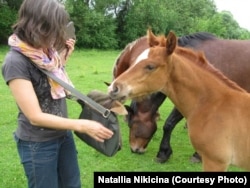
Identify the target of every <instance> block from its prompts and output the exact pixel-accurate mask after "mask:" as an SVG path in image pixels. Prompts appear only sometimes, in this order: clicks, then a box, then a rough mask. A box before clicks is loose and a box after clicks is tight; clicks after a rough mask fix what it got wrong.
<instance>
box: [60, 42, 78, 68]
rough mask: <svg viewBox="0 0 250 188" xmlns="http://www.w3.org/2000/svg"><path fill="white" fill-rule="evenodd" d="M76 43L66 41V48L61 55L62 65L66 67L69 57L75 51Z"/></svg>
mask: <svg viewBox="0 0 250 188" xmlns="http://www.w3.org/2000/svg"><path fill="white" fill-rule="evenodd" d="M75 43H76V41H75V40H74V39H68V40H66V43H65V45H66V48H65V49H64V50H63V51H62V52H61V53H60V57H61V60H62V64H63V65H65V64H66V61H67V59H68V57H69V56H70V55H71V54H72V52H73V51H74V49H75Z"/></svg>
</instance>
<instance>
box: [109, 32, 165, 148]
mask: <svg viewBox="0 0 250 188" xmlns="http://www.w3.org/2000/svg"><path fill="white" fill-rule="evenodd" d="M149 35H150V36H151V38H154V43H153V44H150V43H148V39H149V38H148V36H149ZM164 39H165V37H163V36H160V37H158V36H157V37H156V36H155V35H154V34H153V33H152V32H151V31H150V30H149V31H148V35H147V36H144V37H141V38H139V39H137V40H135V41H133V42H131V43H129V44H128V45H127V46H126V47H125V48H124V50H123V51H122V52H121V53H120V55H119V56H118V58H117V60H116V62H115V66H114V68H113V78H114V79H115V78H117V77H118V76H119V75H120V74H122V73H123V72H125V71H126V70H127V69H128V68H129V67H131V66H132V65H133V64H134V62H135V59H136V58H137V57H138V55H139V54H141V53H142V52H143V51H144V50H145V49H147V48H149V47H150V46H152V45H162V44H163V43H164ZM152 41H153V40H151V42H152ZM108 86H109V84H108ZM158 95H160V96H158V97H157V98H156V100H158V101H159V103H162V102H163V101H164V99H165V98H166V96H165V95H163V94H158ZM159 106H160V104H158V103H157V102H155V97H154V96H153V95H152V96H148V97H146V98H137V99H133V100H132V101H131V104H130V106H127V105H126V108H127V111H128V115H127V118H126V119H127V123H128V126H129V131H130V132H129V143H130V148H131V151H132V152H134V153H144V152H145V149H146V147H147V145H148V143H149V142H150V140H151V138H152V136H153V135H154V133H155V131H156V130H157V119H158V117H159V113H158V112H157V110H158V107H159Z"/></svg>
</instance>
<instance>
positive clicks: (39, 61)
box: [8, 34, 73, 99]
mask: <svg viewBox="0 0 250 188" xmlns="http://www.w3.org/2000/svg"><path fill="white" fill-rule="evenodd" d="M8 43H9V45H10V46H11V47H12V48H13V49H14V50H17V51H19V52H21V53H22V54H23V55H25V56H26V57H28V58H29V59H30V60H31V61H32V62H33V63H34V64H35V65H37V66H38V67H40V68H42V69H45V70H47V71H50V72H52V73H53V74H54V75H55V76H57V77H58V78H60V79H61V80H63V81H64V82H66V83H68V84H70V85H72V86H73V84H72V82H71V81H70V79H69V77H68V75H67V72H66V71H65V69H64V67H63V65H62V62H61V60H60V56H59V55H58V53H57V51H56V50H55V49H54V48H50V49H48V50H47V52H46V53H45V51H44V50H43V49H36V48H33V47H31V46H30V45H28V44H27V43H25V42H23V41H21V40H20V39H19V38H18V37H17V35H15V34H12V35H11V36H10V37H9V40H8ZM48 81H49V84H50V86H51V95H52V98H53V99H60V98H63V97H65V96H66V95H68V94H70V93H69V91H66V90H64V88H63V87H62V86H61V85H60V84H58V83H57V82H55V81H53V80H52V79H51V78H49V77H48Z"/></svg>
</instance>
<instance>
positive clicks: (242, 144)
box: [108, 32, 250, 171]
mask: <svg viewBox="0 0 250 188" xmlns="http://www.w3.org/2000/svg"><path fill="white" fill-rule="evenodd" d="M148 37H149V44H150V46H151V47H150V48H148V49H146V50H145V51H143V52H142V53H141V54H140V55H139V56H138V57H137V58H136V60H135V64H134V65H133V66H131V67H130V68H129V69H128V70H127V71H125V72H124V73H122V74H121V75H120V76H118V77H117V78H116V79H115V80H114V81H113V82H112V83H111V85H110V86H109V88H108V90H109V95H110V96H111V97H112V98H113V99H124V100H126V99H134V98H138V97H143V96H147V95H150V94H152V93H155V92H162V93H164V94H166V95H167V96H168V97H169V99H170V100H171V101H172V102H173V103H174V104H175V106H176V108H177V109H178V110H179V111H180V112H181V114H183V116H184V117H185V118H186V121H187V124H188V133H189V137H190V140H191V143H192V145H193V147H194V148H195V150H196V151H197V152H198V153H199V154H200V156H201V157H202V167H203V170H204V171H226V170H227V169H228V167H229V165H235V166H237V167H240V168H243V169H246V170H250V148H249V145H250V139H249V134H250V124H249V122H250V94H249V93H248V92H247V91H245V90H244V89H243V88H241V87H240V86H238V85H237V84H236V83H235V82H233V81H231V80H229V79H228V78H227V77H225V76H224V75H223V74H222V73H221V72H220V71H219V70H218V69H216V68H215V67H214V66H213V65H212V64H210V63H209V62H208V61H207V59H206V58H205V55H204V54H203V53H202V52H198V51H194V50H192V49H190V48H183V47H180V46H178V45H177V37H176V36H175V34H174V33H173V32H170V33H169V34H168V36H167V38H166V45H161V46H155V37H153V36H152V35H150V32H149V36H148ZM232 54H234V55H235V56H237V55H238V54H237V51H232ZM229 55H231V54H229Z"/></svg>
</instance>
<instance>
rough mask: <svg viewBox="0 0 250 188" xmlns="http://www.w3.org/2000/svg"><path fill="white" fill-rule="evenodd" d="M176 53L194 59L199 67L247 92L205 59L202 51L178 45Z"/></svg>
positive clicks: (227, 83) (230, 85) (231, 85)
mask: <svg viewBox="0 0 250 188" xmlns="http://www.w3.org/2000/svg"><path fill="white" fill-rule="evenodd" d="M177 53H181V54H183V55H185V56H188V57H191V58H193V59H196V61H192V62H193V63H195V64H196V65H197V66H199V67H201V68H203V69H206V70H207V71H209V72H210V73H212V74H213V75H215V76H216V77H217V78H219V79H220V80H222V81H223V82H224V83H225V84H226V85H227V86H229V87H230V88H232V89H235V90H238V91H243V92H247V91H246V90H245V89H243V88H242V87H240V86H239V85H238V84H237V83H236V82H234V81H232V80H230V79H229V78H227V77H226V76H225V75H224V74H223V73H222V72H221V71H220V70H219V69H217V68H216V67H214V66H213V65H212V64H211V63H209V61H208V60H207V59H206V57H205V55H204V53H203V52H201V51H194V50H192V49H190V48H185V47H184V48H183V47H179V48H178V50H177Z"/></svg>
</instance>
